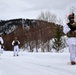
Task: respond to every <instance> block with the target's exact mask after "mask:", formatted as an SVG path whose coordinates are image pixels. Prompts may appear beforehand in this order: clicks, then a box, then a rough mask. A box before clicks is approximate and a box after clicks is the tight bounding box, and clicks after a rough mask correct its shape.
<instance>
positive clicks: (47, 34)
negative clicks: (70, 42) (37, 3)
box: [0, 18, 63, 50]
mask: <svg viewBox="0 0 76 75" xmlns="http://www.w3.org/2000/svg"><path fill="white" fill-rule="evenodd" d="M57 27H60V30H61V33H62V34H63V32H62V26H61V25H57V24H54V23H48V22H46V21H41V20H36V19H22V18H20V19H11V20H1V21H0V34H2V37H3V39H4V46H5V49H6V50H12V49H13V47H12V45H11V42H12V40H13V39H14V36H17V37H18V39H19V40H20V42H21V45H20V47H23V46H24V45H25V44H26V43H28V42H31V41H32V42H36V44H37V45H38V44H40V42H39V41H41V42H43V43H44V42H46V41H47V40H50V39H52V38H53V37H54V35H55V33H56V29H57ZM7 43H8V44H7ZM33 47H34V45H33Z"/></svg>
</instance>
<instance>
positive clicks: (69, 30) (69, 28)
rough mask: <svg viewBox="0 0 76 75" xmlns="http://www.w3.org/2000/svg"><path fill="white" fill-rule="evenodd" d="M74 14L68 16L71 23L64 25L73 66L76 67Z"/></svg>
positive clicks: (75, 24)
mask: <svg viewBox="0 0 76 75" xmlns="http://www.w3.org/2000/svg"><path fill="white" fill-rule="evenodd" d="M74 18H75V15H74V13H72V14H70V15H69V16H68V20H69V23H67V24H66V25H64V28H63V32H64V33H65V34H66V35H67V37H68V40H67V44H68V47H69V52H70V61H71V65H75V64H76V61H75V58H76V23H75V21H74Z"/></svg>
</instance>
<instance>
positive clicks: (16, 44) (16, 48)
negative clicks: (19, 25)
mask: <svg viewBox="0 0 76 75" xmlns="http://www.w3.org/2000/svg"><path fill="white" fill-rule="evenodd" d="M19 44H20V42H19V41H18V40H16V41H15V40H14V41H13V42H12V45H13V46H14V56H15V55H17V56H18V52H19Z"/></svg>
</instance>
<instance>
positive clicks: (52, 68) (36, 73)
mask: <svg viewBox="0 0 76 75" xmlns="http://www.w3.org/2000/svg"><path fill="white" fill-rule="evenodd" d="M69 62H70V60H69V53H47V52H46V53H35V52H34V53H28V52H20V53H19V56H18V57H14V56H13V52H10V51H7V52H4V53H3V54H2V55H1V56H0V75H76V65H70V64H69Z"/></svg>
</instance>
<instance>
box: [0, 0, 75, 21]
mask: <svg viewBox="0 0 76 75" xmlns="http://www.w3.org/2000/svg"><path fill="white" fill-rule="evenodd" d="M75 3H76V0H0V19H1V20H6V19H14V18H25V19H26V18H29V19H31V18H32V19H36V18H37V17H38V15H39V14H40V12H41V11H50V12H53V13H55V14H56V15H57V16H59V17H60V16H64V15H65V14H66V13H67V10H68V9H67V8H68V7H69V6H72V5H75Z"/></svg>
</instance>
